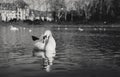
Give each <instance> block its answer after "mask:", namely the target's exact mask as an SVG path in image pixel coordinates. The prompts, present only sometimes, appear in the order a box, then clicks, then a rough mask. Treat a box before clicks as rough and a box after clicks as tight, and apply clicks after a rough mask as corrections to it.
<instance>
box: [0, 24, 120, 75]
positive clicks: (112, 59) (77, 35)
mask: <svg viewBox="0 0 120 77" xmlns="http://www.w3.org/2000/svg"><path fill="white" fill-rule="evenodd" d="M17 28H18V29H19V30H16V31H14V30H11V26H1V27H0V77H2V76H5V77H36V76H38V77H40V76H41V77H43V76H46V74H48V75H49V74H50V73H47V72H46V71H44V70H42V59H41V58H40V57H32V50H33V41H32V39H31V36H32V35H35V36H40V35H41V34H42V33H44V31H45V30H46V29H47V28H45V27H17ZM83 29H84V31H80V30H79V29H78V27H75V28H70V27H69V28H64V27H61V28H60V27H52V28H51V30H52V32H53V36H54V38H55V40H56V43H57V48H56V52H57V55H56V57H55V60H54V64H53V66H52V67H51V73H52V74H53V73H62V72H64V74H66V73H71V72H72V73H74V72H78V71H79V72H80V73H81V75H83V74H84V75H83V76H81V75H80V76H81V77H106V76H105V75H101V74H102V73H97V74H96V73H95V74H94V73H93V72H95V71H96V70H97V71H99V70H101V71H104V70H105V71H106V72H109V73H115V74H114V75H113V76H114V77H117V76H118V75H119V72H120V68H119V67H120V34H119V29H118V28H114V29H113V28H105V30H104V31H99V29H98V30H96V28H95V29H93V28H89V27H88V28H86V27H84V28H83ZM86 70H87V71H88V72H86ZM89 70H90V71H89ZM91 70H92V71H93V72H92V71H91ZM109 70H110V71H109ZM111 70H112V71H111ZM83 71H84V72H85V73H83ZM89 73H90V74H89ZM91 73H92V74H91ZM75 74H76V73H75ZM87 74H88V75H87ZM99 74H100V76H98V75H99ZM67 75H70V76H72V74H67ZM67 75H65V77H66V76H67ZM77 75H79V74H76V76H77ZM107 75H108V74H107ZM59 76H60V77H62V76H64V75H63V74H62V75H59ZM73 76H75V75H73ZM110 76H112V75H110ZM78 77H79V76H78ZM118 77H119V76H118Z"/></svg>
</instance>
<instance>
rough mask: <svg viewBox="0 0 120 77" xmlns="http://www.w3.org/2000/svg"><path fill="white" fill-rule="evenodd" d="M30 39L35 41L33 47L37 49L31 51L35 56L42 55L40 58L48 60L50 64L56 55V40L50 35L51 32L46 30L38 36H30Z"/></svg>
mask: <svg viewBox="0 0 120 77" xmlns="http://www.w3.org/2000/svg"><path fill="white" fill-rule="evenodd" d="M32 40H33V41H34V42H35V43H34V46H35V48H36V49H38V50H37V52H33V54H34V53H35V55H37V56H42V58H44V59H47V60H48V64H49V65H52V64H53V60H54V57H55V55H56V50H55V49H56V42H55V39H54V38H53V36H52V32H51V31H50V30H46V31H45V33H44V34H43V35H42V36H41V37H40V38H38V37H36V36H32Z"/></svg>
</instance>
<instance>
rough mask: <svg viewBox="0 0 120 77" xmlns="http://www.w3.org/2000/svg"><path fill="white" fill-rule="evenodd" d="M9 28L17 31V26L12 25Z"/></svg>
mask: <svg viewBox="0 0 120 77" xmlns="http://www.w3.org/2000/svg"><path fill="white" fill-rule="evenodd" d="M10 30H12V31H18V30H19V29H18V28H17V27H13V26H12V25H11V26H10Z"/></svg>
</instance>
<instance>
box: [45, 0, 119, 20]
mask: <svg viewBox="0 0 120 77" xmlns="http://www.w3.org/2000/svg"><path fill="white" fill-rule="evenodd" d="M48 3H49V4H50V5H51V7H50V9H51V10H52V11H53V17H54V19H55V21H80V20H85V21H92V20H93V21H115V20H117V19H119V16H120V0H46V4H48Z"/></svg>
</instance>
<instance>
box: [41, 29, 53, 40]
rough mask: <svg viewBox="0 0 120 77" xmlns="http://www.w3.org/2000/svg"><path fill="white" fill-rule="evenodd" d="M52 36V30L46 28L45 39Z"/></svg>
mask: <svg viewBox="0 0 120 77" xmlns="http://www.w3.org/2000/svg"><path fill="white" fill-rule="evenodd" d="M50 36H52V32H51V31H50V30H46V31H45V33H44V37H43V39H45V38H49V37H50Z"/></svg>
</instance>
